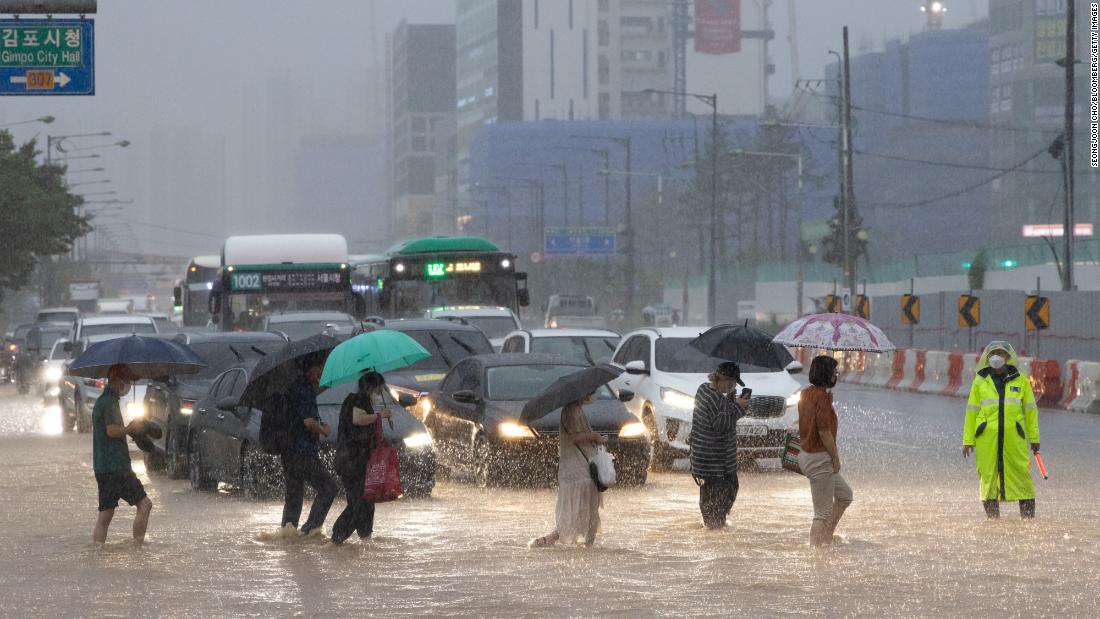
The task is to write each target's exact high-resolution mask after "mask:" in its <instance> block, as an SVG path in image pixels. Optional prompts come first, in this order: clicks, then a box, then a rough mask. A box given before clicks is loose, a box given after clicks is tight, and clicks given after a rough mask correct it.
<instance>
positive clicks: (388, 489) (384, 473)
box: [363, 419, 402, 503]
mask: <svg viewBox="0 0 1100 619" xmlns="http://www.w3.org/2000/svg"><path fill="white" fill-rule="evenodd" d="M401 494H402V490H401V467H400V465H399V464H398V461H397V450H396V449H394V448H393V447H392V446H390V444H389V442H387V441H386V437H385V436H383V435H382V420H381V419H378V420H376V421H375V422H374V448H373V449H371V451H370V459H369V460H368V461H367V473H366V481H364V482H363V498H364V499H366V500H368V501H370V502H371V503H385V502H386V501H393V500H394V499H397V498H399V497H400V496H401Z"/></svg>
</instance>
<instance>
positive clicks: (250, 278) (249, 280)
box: [232, 273, 263, 290]
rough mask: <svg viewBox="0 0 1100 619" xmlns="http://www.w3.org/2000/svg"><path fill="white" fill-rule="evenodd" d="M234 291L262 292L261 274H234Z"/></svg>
mask: <svg viewBox="0 0 1100 619" xmlns="http://www.w3.org/2000/svg"><path fill="white" fill-rule="evenodd" d="M232 284H233V290H262V289H263V282H262V280H261V279H260V274H259V273H234V274H233V281H232Z"/></svg>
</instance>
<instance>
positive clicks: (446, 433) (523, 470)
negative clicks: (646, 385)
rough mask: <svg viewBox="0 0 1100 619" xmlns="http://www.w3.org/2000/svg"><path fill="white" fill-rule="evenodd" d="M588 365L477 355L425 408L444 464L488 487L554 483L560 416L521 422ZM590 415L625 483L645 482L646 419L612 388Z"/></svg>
mask: <svg viewBox="0 0 1100 619" xmlns="http://www.w3.org/2000/svg"><path fill="white" fill-rule="evenodd" d="M585 367H587V366H586V365H584V364H581V363H579V362H577V361H573V360H570V359H567V358H564V357H559V356H554V355H542V354H526V355H524V354H494V355H477V356H474V357H469V358H467V359H465V360H463V361H461V362H460V363H458V364H457V365H456V366H455V367H454V369H452V370H451V371H450V372H449V373H448V374H447V376H446V377H445V378H444V379H443V381H442V382H441V383H440V385H439V387H438V388H436V389H435V390H434V391H432V393H431V395H430V396H429V400H428V405H426V406H425V408H427V409H428V410H429V412H428V414H427V417H426V419H425V424H426V425H427V426H428V429H429V430H430V431H431V433H432V438H433V439H434V440H435V446H436V450H437V453H438V457H439V459H440V462H441V464H443V465H444V466H445V467H446V468H447V469H448V470H449V471H451V472H453V473H457V474H465V475H467V476H469V477H472V478H473V480H474V481H475V483H477V484H478V485H479V486H483V487H484V486H489V485H497V484H506V483H507V484H518V485H550V484H553V483H555V482H556V480H557V458H558V434H559V427H558V424H559V420H560V417H561V411H554V412H553V413H550V414H549V415H547V416H545V417H543V418H542V419H539V420H537V421H534V422H532V423H531V424H524V423H522V422H520V421H519V416H520V411H521V410H522V409H523V405H524V404H525V403H526V402H527V401H528V400H530V399H531V398H533V397H534V396H535V395H537V394H538V393H539V392H541V391H542V390H543V389H545V388H546V387H548V386H549V385H550V384H551V383H553V382H554V381H555V380H557V379H558V378H560V377H562V376H565V375H567V374H571V373H573V372H576V371H578V370H581V369H583V368H585ZM620 396H622V399H626V400H629V399H630V398H631V397H632V394H629V393H625V392H624V393H621V394H620ZM585 413H586V414H587V416H588V422H589V424H590V425H591V426H592V430H593V431H594V432H597V433H599V434H601V435H603V436H606V437H607V438H608V441H609V442H608V451H610V452H611V453H612V455H614V456H615V468H616V471H617V473H618V477H619V481H620V483H623V484H626V485H640V484H644V483H645V481H646V470H647V469H648V467H649V456H650V453H649V449H650V448H649V443H648V441H647V440H646V434H645V426H644V425H642V423H641V421H640V420H639V419H638V418H637V417H635V416H634V415H633V414H631V413H630V412H629V411H628V410H627V409H626V406H624V405H623V402H622V401H620V398H618V397H616V396H615V395H614V394H613V393H612V392H611V389H610V388H608V387H602V388H601V389H600V390H599V391H598V392H597V399H596V401H595V402H593V403H592V404H590V405H588V406H586V407H585Z"/></svg>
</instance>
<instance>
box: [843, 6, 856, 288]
mask: <svg viewBox="0 0 1100 619" xmlns="http://www.w3.org/2000/svg"><path fill="white" fill-rule="evenodd" d="M848 59H849V56H848V26H844V148H845V155H846V157H845V160H846V165H845V170H844V175H845V183H844V185H845V193H846V194H847V199H846V200H845V202H844V279H845V284H844V285H845V287H847V288H848V292H849V294H855V291H856V270H855V264H854V261H853V260H852V250H851V242H850V241H849V239H848V237H849V236H851V234H852V227H851V226H852V213H853V212H854V211H855V206H856V192H855V180H854V179H855V175H854V174H853V172H852V168H853V167H854V166H853V163H854V162H853V160H852V159H853V152H852V73H851V67H850V65H849V60H848Z"/></svg>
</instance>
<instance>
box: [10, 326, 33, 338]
mask: <svg viewBox="0 0 1100 619" xmlns="http://www.w3.org/2000/svg"><path fill="white" fill-rule="evenodd" d="M33 326H34V325H19V326H18V327H16V328H15V331H13V332H12V334H11V339H13V340H15V341H17V342H23V341H24V340H26V339H27V332H28V331H30V330H31V327H33Z"/></svg>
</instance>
